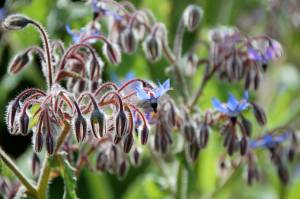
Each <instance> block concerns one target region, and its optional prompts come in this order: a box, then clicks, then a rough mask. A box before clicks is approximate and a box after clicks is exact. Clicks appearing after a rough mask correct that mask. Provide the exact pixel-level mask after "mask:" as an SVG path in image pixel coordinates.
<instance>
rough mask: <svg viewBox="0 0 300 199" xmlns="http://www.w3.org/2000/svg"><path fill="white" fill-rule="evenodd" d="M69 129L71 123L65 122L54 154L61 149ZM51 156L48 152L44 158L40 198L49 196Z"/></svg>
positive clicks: (38, 188) (38, 189) (38, 192)
mask: <svg viewBox="0 0 300 199" xmlns="http://www.w3.org/2000/svg"><path fill="white" fill-rule="evenodd" d="M69 130H70V125H69V124H67V123H65V126H64V128H63V130H62V132H61V133H60V135H59V137H58V139H57V144H56V148H55V149H54V155H57V153H58V152H59V149H60V147H61V145H62V144H63V143H64V140H65V139H66V137H67V134H68V132H69ZM49 158H50V156H49V155H48V154H47V155H46V156H45V158H44V162H43V167H42V169H41V175H40V178H39V180H38V185H37V194H38V199H46V198H47V188H48V182H49V178H50V174H51V168H50V166H49V164H48V162H49Z"/></svg>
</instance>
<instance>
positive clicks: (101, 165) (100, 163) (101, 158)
mask: <svg viewBox="0 0 300 199" xmlns="http://www.w3.org/2000/svg"><path fill="white" fill-rule="evenodd" d="M107 161H108V157H107V155H106V154H105V152H104V151H101V152H100V153H99V154H98V155H97V160H96V169H97V170H101V171H105V170H106V168H107Z"/></svg>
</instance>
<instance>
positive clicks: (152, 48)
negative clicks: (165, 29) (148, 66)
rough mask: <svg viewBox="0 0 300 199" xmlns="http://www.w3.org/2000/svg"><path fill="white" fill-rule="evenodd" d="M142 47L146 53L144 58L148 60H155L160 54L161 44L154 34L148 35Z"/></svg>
mask: <svg viewBox="0 0 300 199" xmlns="http://www.w3.org/2000/svg"><path fill="white" fill-rule="evenodd" d="M143 49H144V52H145V55H146V58H147V59H148V60H149V61H150V62H156V61H158V60H159V59H160V57H161V54H162V45H161V41H160V40H159V39H158V38H157V37H154V36H151V35H150V36H148V37H147V38H146V40H145V41H144V44H143Z"/></svg>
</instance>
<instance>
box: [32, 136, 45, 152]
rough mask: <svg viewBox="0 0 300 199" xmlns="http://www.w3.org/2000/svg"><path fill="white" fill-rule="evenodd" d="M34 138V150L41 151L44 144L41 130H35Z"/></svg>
mask: <svg viewBox="0 0 300 199" xmlns="http://www.w3.org/2000/svg"><path fill="white" fill-rule="evenodd" d="M34 139H35V141H34V150H35V151H36V152H41V151H42V148H43V144H44V137H43V134H42V133H41V132H37V133H36V134H35V138H34Z"/></svg>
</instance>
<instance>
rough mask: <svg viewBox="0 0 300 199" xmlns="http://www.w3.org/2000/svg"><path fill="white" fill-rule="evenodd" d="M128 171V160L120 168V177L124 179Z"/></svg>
mask: <svg viewBox="0 0 300 199" xmlns="http://www.w3.org/2000/svg"><path fill="white" fill-rule="evenodd" d="M127 171H128V163H127V161H126V160H123V161H122V162H121V164H120V165H119V168H118V176H119V177H120V178H121V179H123V178H124V177H125V176H126V174H127Z"/></svg>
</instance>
